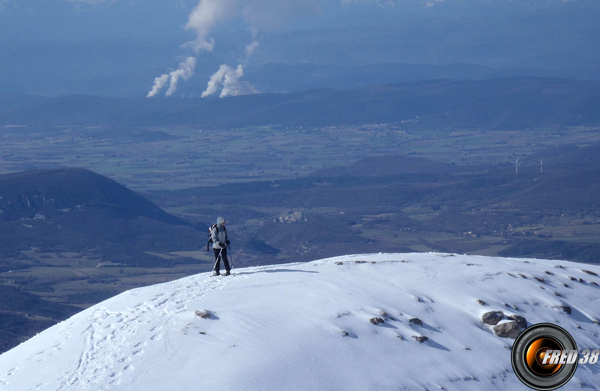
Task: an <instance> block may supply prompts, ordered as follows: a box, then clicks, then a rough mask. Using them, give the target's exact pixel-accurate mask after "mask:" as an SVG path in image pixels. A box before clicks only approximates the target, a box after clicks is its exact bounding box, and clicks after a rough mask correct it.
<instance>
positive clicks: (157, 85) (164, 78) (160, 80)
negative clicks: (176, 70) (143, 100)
mask: <svg viewBox="0 0 600 391" xmlns="http://www.w3.org/2000/svg"><path fill="white" fill-rule="evenodd" d="M168 81H169V74H168V73H166V74H164V75H161V76H159V77H157V78H156V79H154V85H153V86H152V89H151V90H150V92H149V93H148V96H146V97H147V98H152V97H153V96H155V95H156V94H158V91H160V90H161V89H162V88H163V87H164V86H165V84H167V82H168Z"/></svg>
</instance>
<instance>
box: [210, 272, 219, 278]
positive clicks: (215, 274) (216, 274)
mask: <svg viewBox="0 0 600 391" xmlns="http://www.w3.org/2000/svg"><path fill="white" fill-rule="evenodd" d="M220 275H221V273H219V272H213V274H212V276H211V277H216V276H220Z"/></svg>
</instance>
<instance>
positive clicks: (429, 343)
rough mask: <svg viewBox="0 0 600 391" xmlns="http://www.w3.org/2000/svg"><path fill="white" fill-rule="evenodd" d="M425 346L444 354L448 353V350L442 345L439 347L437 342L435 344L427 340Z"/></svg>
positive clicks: (431, 340)
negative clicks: (441, 351)
mask: <svg viewBox="0 0 600 391" xmlns="http://www.w3.org/2000/svg"><path fill="white" fill-rule="evenodd" d="M426 344H427V345H429V346H431V347H432V348H434V349H439V350H443V351H445V352H450V349H448V348H447V347H445V346H444V345H441V344H439V343H437V342H435V341H434V340H433V339H431V338H429V339H428V340H427V342H426Z"/></svg>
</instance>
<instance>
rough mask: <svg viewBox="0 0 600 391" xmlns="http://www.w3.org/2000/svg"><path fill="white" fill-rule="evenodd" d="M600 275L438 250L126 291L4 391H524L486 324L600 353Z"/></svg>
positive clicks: (12, 366) (27, 360)
mask: <svg viewBox="0 0 600 391" xmlns="http://www.w3.org/2000/svg"><path fill="white" fill-rule="evenodd" d="M598 274H600V267H598V266H595V265H585V264H578V263H572V262H566V261H546V260H534V259H529V260H523V259H505V258H489V257H480V256H465V255H452V254H433V253H428V254H373V255H352V256H344V257H336V258H331V259H325V260H320V261H314V262H309V263H302V264H285V265H277V266H266V267H255V268H247V269H240V270H237V271H236V275H235V276H231V277H216V278H211V277H209V274H207V273H204V274H198V275H195V276H191V277H187V278H183V279H181V280H177V281H173V282H169V283H165V284H159V285H154V286H150V287H145V288H139V289H135V290H131V291H128V292H125V293H123V294H121V295H119V296H116V297H114V298H112V299H109V300H107V301H104V302H102V303H100V304H98V305H96V306H94V307H91V308H89V309H87V310H85V311H83V312H81V313H79V314H77V315H75V316H73V317H72V318H70V319H68V320H67V321H65V322H62V323H60V324H58V325H56V326H54V327H52V328H50V329H48V330H46V331H44V332H43V333H40V334H39V335H37V336H36V337H34V338H32V339H30V340H29V341H27V342H25V343H23V344H21V345H19V346H18V347H16V348H14V349H12V350H11V351H9V352H7V353H5V354H3V355H1V356H0V390H2V391H25V390H27V391H29V390H44V391H45V390H61V391H75V390H104V389H106V390H167V389H181V390H196V389H198V390H397V389H407V390H422V389H428V390H435V389H445V390H495V389H499V390H500V389H511V390H528V388H527V387H525V386H524V385H522V384H521V383H520V382H519V380H518V379H517V378H516V376H515V375H514V373H513V371H512V368H511V364H510V347H511V346H512V343H513V342H514V340H513V339H510V338H500V337H497V336H495V335H494V333H493V331H492V327H491V326H488V325H486V324H484V323H483V322H482V320H481V316H482V315H483V314H484V313H486V312H489V311H503V312H504V314H505V315H507V316H508V315H519V316H524V317H525V318H526V319H527V321H528V323H529V324H534V323H541V322H550V323H556V324H558V325H560V326H561V327H563V328H565V329H566V330H567V331H568V332H569V333H571V335H572V336H573V337H574V339H575V341H576V342H577V344H578V346H579V348H580V350H581V349H583V348H592V349H597V348H599V347H600V325H599V324H597V323H594V322H598V320H600V286H599V285H598V284H600V277H599V276H598ZM565 307H569V309H570V310H571V314H568V313H567V312H568V311H565ZM203 309H205V310H207V311H208V312H209V313H210V315H211V316H210V317H208V318H206V319H204V318H202V317H200V316H197V315H196V314H195V311H196V310H203ZM378 318H379V320H381V321H383V322H380V321H379V320H377V319H378ZM415 318H418V319H419V320H420V321H421V322H422V325H419V322H416V321H415V320H414V319H415ZM418 337H427V341H425V342H422V343H420V342H419V341H418V339H420V338H418ZM421 340H422V339H421ZM599 372H600V366H599V365H596V366H591V365H585V366H580V367H579V368H578V370H577V372H576V374H575V376H574V378H573V379H572V380H571V381H570V382H569V383H568V384H567V386H566V387H564V389H581V388H582V387H584V388H585V387H589V388H590V389H593V388H594V386H593V385H594V384H597V383H598V379H599V377H598V375H599Z"/></svg>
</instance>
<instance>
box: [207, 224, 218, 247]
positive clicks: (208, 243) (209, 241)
mask: <svg viewBox="0 0 600 391" xmlns="http://www.w3.org/2000/svg"><path fill="white" fill-rule="evenodd" d="M213 229H216V230H217V235H218V234H219V227H218V226H217V224H213V225H212V226H211V227H210V228H209V229H208V242H206V251H208V247H209V246H210V245H211V244H212V242H213V240H212V230H213Z"/></svg>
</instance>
